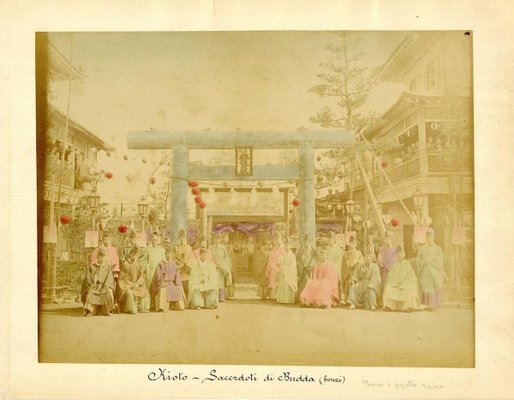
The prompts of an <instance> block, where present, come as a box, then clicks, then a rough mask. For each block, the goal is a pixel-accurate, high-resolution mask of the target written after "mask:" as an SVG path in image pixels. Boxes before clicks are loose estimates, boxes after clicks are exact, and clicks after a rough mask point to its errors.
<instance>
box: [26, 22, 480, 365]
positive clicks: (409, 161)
mask: <svg viewBox="0 0 514 400" xmlns="http://www.w3.org/2000/svg"><path fill="white" fill-rule="evenodd" d="M35 42H36V70H35V76H36V114H37V115H36V117H37V118H36V120H37V134H36V142H37V143H36V144H37V202H38V204H37V205H38V289H39V290H38V295H39V296H38V310H39V321H38V327H39V342H38V348H39V355H38V356H39V362H40V363H87V364H188V365H195V364H212V365H284V366H348V367H351V366H363V367H448V368H473V367H474V366H475V341H474V338H475V331H474V329H475V328H474V323H475V315H474V293H475V288H474V282H475V280H474V271H475V267H474V265H475V250H474V237H475V233H474V223H475V217H474V165H473V150H474V145H473V138H474V136H473V65H472V49H473V33H472V32H471V31H230V32H229V31H226V32H222V31H212V32H207V31H202V32H194V31H190V32H87V33H86V32H84V33H81V32H38V33H36V37H35Z"/></svg>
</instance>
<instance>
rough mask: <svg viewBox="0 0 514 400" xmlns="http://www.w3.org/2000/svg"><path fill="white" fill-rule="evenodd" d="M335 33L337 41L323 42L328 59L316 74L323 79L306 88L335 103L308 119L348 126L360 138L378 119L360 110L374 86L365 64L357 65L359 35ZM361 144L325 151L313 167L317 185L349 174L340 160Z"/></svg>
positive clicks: (374, 115)
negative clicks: (321, 159) (317, 164)
mask: <svg viewBox="0 0 514 400" xmlns="http://www.w3.org/2000/svg"><path fill="white" fill-rule="evenodd" d="M337 36H338V40H337V42H336V43H330V44H328V45H327V46H326V49H327V51H328V52H329V53H330V57H329V60H328V61H326V62H323V63H321V64H320V66H321V67H323V69H324V72H322V73H320V74H318V78H319V79H320V80H321V81H322V83H320V84H318V85H315V86H313V87H312V88H310V90H309V91H310V92H313V93H315V94H317V95H319V96H320V97H322V98H335V100H336V105H337V107H336V108H335V109H334V108H331V107H330V106H323V107H322V108H321V110H320V111H319V112H318V113H317V114H316V115H314V116H313V117H311V118H310V121H311V122H312V123H314V124H316V125H320V126H322V127H324V128H341V129H350V130H352V131H353V132H355V135H356V137H357V138H359V136H360V135H359V133H364V132H365V131H366V130H367V129H369V128H370V127H371V126H372V125H373V124H375V123H376V122H377V121H378V117H377V114H376V113H375V112H370V113H367V114H365V115H364V114H363V113H361V112H360V111H359V109H360V108H361V107H362V106H363V105H364V104H365V102H366V100H367V98H368V94H369V91H370V90H371V89H372V87H373V80H372V78H371V72H370V71H369V70H368V68H363V67H360V66H358V64H359V62H360V60H361V59H362V57H363V55H364V54H363V52H362V50H361V48H360V46H359V41H358V37H357V36H356V35H355V34H351V33H338V34H337ZM364 146H365V144H364V143H363V142H357V144H356V145H355V146H354V148H350V149H344V150H343V149H331V150H329V151H327V152H325V153H324V154H323V158H326V159H328V162H324V163H322V164H321V165H320V167H319V168H317V170H316V175H317V176H318V177H317V178H316V180H315V186H316V189H321V188H323V187H327V186H332V185H334V184H336V183H338V182H339V181H341V180H342V179H344V178H345V177H346V176H348V175H350V174H351V171H350V170H348V169H345V166H344V165H343V160H347V159H348V158H351V157H352V154H353V153H354V152H355V151H362V150H364V148H365V147H364Z"/></svg>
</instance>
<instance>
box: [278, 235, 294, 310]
mask: <svg viewBox="0 0 514 400" xmlns="http://www.w3.org/2000/svg"><path fill="white" fill-rule="evenodd" d="M284 250H285V253H284V255H283V256H282V257H281V259H280V261H279V263H278V277H277V303H282V304H294V302H295V295H296V291H297V290H298V270H297V268H296V256H295V254H294V253H293V251H292V250H291V248H290V247H289V244H288V242H287V241H286V243H285V246H284Z"/></svg>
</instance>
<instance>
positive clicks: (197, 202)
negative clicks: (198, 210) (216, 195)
mask: <svg viewBox="0 0 514 400" xmlns="http://www.w3.org/2000/svg"><path fill="white" fill-rule="evenodd" d="M202 201H203V200H202V197H201V196H196V197H195V203H196V204H200V203H202Z"/></svg>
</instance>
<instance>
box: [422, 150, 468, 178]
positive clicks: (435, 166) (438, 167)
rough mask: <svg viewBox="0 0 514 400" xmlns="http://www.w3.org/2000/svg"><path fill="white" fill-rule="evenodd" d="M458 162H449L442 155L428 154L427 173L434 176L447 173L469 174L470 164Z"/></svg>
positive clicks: (461, 160)
mask: <svg viewBox="0 0 514 400" xmlns="http://www.w3.org/2000/svg"><path fill="white" fill-rule="evenodd" d="M469 161H470V162H464V160H463V159H460V160H458V159H457V160H450V159H448V157H447V156H446V155H444V154H433V153H432V154H428V172H429V173H434V174H441V173H448V172H461V173H471V171H472V164H471V160H469Z"/></svg>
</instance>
